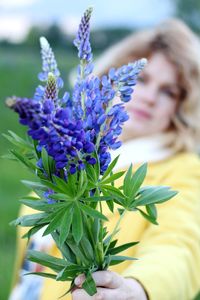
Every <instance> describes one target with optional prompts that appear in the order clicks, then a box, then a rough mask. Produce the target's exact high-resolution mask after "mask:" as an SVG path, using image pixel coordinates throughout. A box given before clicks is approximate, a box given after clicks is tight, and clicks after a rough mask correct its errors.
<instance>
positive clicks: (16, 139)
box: [3, 130, 33, 150]
mask: <svg viewBox="0 0 200 300" xmlns="http://www.w3.org/2000/svg"><path fill="white" fill-rule="evenodd" d="M8 132H9V134H10V135H7V134H3V136H4V137H5V138H6V139H7V140H8V141H9V142H11V143H12V144H14V145H16V146H18V147H20V148H22V149H26V150H33V146H32V145H31V143H29V142H27V141H26V140H24V139H22V138H21V137H20V136H18V135H17V134H16V133H14V132H12V131H11V130H8Z"/></svg>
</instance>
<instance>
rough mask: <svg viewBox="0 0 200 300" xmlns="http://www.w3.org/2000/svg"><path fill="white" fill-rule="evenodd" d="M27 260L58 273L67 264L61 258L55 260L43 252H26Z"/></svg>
mask: <svg viewBox="0 0 200 300" xmlns="http://www.w3.org/2000/svg"><path fill="white" fill-rule="evenodd" d="M27 259H28V260H30V261H33V262H35V263H38V264H40V265H42V266H45V267H48V268H50V269H52V270H54V271H56V272H60V271H61V270H62V269H63V268H65V267H66V266H67V264H68V263H67V262H66V261H65V260H64V259H62V258H57V257H54V256H51V255H49V254H46V253H44V252H40V251H35V250H28V251H27Z"/></svg>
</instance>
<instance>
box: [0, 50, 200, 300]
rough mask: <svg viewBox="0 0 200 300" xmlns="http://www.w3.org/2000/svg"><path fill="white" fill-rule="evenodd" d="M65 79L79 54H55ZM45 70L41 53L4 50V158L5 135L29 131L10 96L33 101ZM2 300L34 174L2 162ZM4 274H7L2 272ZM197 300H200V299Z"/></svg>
mask: <svg viewBox="0 0 200 300" xmlns="http://www.w3.org/2000/svg"><path fill="white" fill-rule="evenodd" d="M54 52H55V55H56V58H57V62H58V66H59V68H60V70H61V74H62V78H63V79H64V81H65V83H66V84H67V87H68V86H69V85H68V80H67V79H68V74H69V71H70V70H71V68H72V67H74V66H75V65H76V64H77V63H78V61H77V58H76V56H75V54H72V53H70V52H67V51H64V50H61V49H57V50H55V51H54ZM40 70H41V61H40V55H39V49H38V51H36V50H32V49H26V48H25V49H23V48H19V47H17V46H16V47H14V46H13V48H9V49H3V48H2V49H1V48H0V134H1V135H0V140H1V143H0V155H4V154H6V153H8V149H10V148H12V145H11V144H9V143H8V142H7V141H6V139H4V138H3V137H2V133H6V132H7V130H12V131H14V132H16V133H17V134H20V135H22V136H23V135H25V128H23V126H21V125H19V124H18V118H17V115H16V114H15V113H13V112H12V111H10V110H9V109H8V108H7V107H6V106H5V104H4V100H5V98H6V97H7V96H12V95H17V96H22V97H25V96H26V97H31V96H32V95H33V93H34V89H35V87H36V86H37V85H38V79H37V74H38V73H39V72H40ZM0 170H1V172H0V212H1V214H0V270H1V272H0V286H1V287H3V288H1V289H0V299H1V300H7V299H8V294H9V290H10V285H11V280H12V272H13V265H14V260H15V233H16V229H15V228H14V227H12V226H9V222H10V221H12V220H13V219H15V218H16V217H17V214H18V209H19V201H18V199H20V197H22V196H24V195H26V194H27V193H28V192H29V190H28V189H27V188H25V187H24V186H23V185H22V183H20V180H21V179H31V175H30V173H29V172H28V171H27V170H26V169H25V168H23V167H22V166H21V165H20V164H19V163H16V162H11V161H9V160H5V159H0ZM2 270H3V271H2ZM195 300H200V296H199V297H197V298H196V299H195Z"/></svg>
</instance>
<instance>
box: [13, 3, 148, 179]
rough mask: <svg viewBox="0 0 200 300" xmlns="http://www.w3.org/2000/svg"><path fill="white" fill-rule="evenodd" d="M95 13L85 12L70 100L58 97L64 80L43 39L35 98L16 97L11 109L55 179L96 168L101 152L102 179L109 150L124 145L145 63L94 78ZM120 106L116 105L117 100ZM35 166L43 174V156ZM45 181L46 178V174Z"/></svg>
mask: <svg viewBox="0 0 200 300" xmlns="http://www.w3.org/2000/svg"><path fill="white" fill-rule="evenodd" d="M91 12H92V9H91V8H90V9H88V10H86V12H85V14H84V16H83V18H82V19H81V23H80V26H79V30H78V33H77V37H76V39H75V41H74V44H75V45H76V47H77V49H78V56H79V58H80V65H79V67H78V76H77V82H76V84H75V86H74V89H73V93H72V97H70V94H69V93H68V92H65V93H64V95H63V97H61V98H59V96H58V91H59V89H60V88H61V86H62V79H61V78H60V72H59V70H58V67H57V63H56V60H55V57H54V54H53V51H52V49H51V47H50V45H49V43H48V42H47V40H46V39H45V38H44V37H42V38H41V39H40V43H41V54H42V63H43V65H42V70H43V71H42V73H40V74H39V79H40V80H41V81H44V82H45V86H42V85H39V86H38V87H37V89H36V92H35V95H34V97H33V99H28V98H16V97H14V98H12V99H10V100H12V101H11V102H12V105H10V106H11V107H12V108H13V109H14V110H15V111H16V112H17V113H18V114H19V118H20V123H21V124H23V125H26V126H28V134H29V135H30V136H31V137H32V138H33V139H34V140H36V141H37V142H38V145H37V151H39V152H41V151H42V148H43V147H44V148H45V149H46V151H47V153H48V155H50V156H51V157H52V158H53V160H54V162H55V168H56V171H55V172H56V175H57V176H60V170H62V171H63V172H62V173H64V175H65V178H67V176H68V173H71V174H74V173H75V172H77V171H80V170H83V169H84V168H85V164H86V163H89V164H92V165H93V164H96V158H95V157H94V155H93V153H97V155H98V159H99V161H100V171H101V174H103V173H104V172H105V171H106V169H107V167H108V165H109V163H110V161H111V155H110V153H109V150H110V149H113V150H114V149H117V148H119V147H120V146H121V142H120V141H119V140H118V137H119V135H120V134H121V132H122V126H123V124H124V122H126V121H127V120H128V115H127V113H126V111H125V108H124V103H125V102H127V101H130V99H131V95H132V93H133V87H134V85H135V84H136V81H137V76H138V74H139V72H140V71H141V70H142V68H143V67H144V65H145V63H146V60H145V59H142V60H139V61H137V62H135V63H131V64H128V65H125V66H122V67H120V68H118V69H114V68H112V69H110V71H109V73H108V75H104V76H103V77H102V78H101V79H99V78H98V77H96V76H94V75H92V74H91V72H92V69H93V66H92V51H91V46H90V41H89V36H90V31H89V21H90V17H91ZM117 96H118V97H120V99H121V102H120V103H119V104H114V105H113V99H114V98H115V97H117ZM37 166H38V168H40V169H43V164H42V160H41V158H40V157H39V159H38V162H37ZM43 172H44V174H45V176H48V175H47V174H46V173H45V170H43Z"/></svg>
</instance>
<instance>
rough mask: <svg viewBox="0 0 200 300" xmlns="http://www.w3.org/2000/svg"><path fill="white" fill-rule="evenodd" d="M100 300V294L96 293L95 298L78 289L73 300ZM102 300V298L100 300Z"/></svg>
mask: <svg viewBox="0 0 200 300" xmlns="http://www.w3.org/2000/svg"><path fill="white" fill-rule="evenodd" d="M80 299H81V300H99V299H98V294H97V293H96V294H95V295H94V296H90V295H88V293H87V292H86V291H84V290H83V289H76V290H75V291H74V292H73V293H72V300H80ZM100 299H101V298H100Z"/></svg>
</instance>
